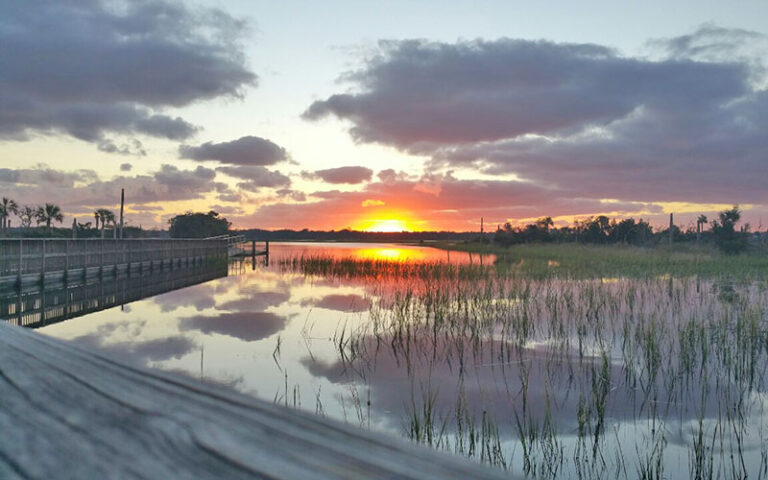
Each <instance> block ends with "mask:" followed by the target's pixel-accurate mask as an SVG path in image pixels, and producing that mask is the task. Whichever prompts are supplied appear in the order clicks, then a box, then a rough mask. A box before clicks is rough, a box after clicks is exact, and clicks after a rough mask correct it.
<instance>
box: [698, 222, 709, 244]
mask: <svg viewBox="0 0 768 480" xmlns="http://www.w3.org/2000/svg"><path fill="white" fill-rule="evenodd" d="M706 224H707V216H706V215H699V218H697V219H696V243H699V241H700V240H701V230H702V228H701V227H702V225H706Z"/></svg>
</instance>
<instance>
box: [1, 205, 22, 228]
mask: <svg viewBox="0 0 768 480" xmlns="http://www.w3.org/2000/svg"><path fill="white" fill-rule="evenodd" d="M18 212H19V205H18V204H17V203H16V202H14V201H13V200H11V199H9V198H6V197H3V200H2V201H0V219H2V223H1V226H2V230H3V234H7V233H8V227H9V226H10V223H11V222H10V218H8V217H10V216H11V213H14V214H15V213H18Z"/></svg>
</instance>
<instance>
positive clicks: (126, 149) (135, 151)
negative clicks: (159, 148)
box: [98, 139, 147, 168]
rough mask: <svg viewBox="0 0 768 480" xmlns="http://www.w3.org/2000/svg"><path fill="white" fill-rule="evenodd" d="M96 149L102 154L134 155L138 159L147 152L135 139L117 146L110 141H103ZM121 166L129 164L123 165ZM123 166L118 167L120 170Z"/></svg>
mask: <svg viewBox="0 0 768 480" xmlns="http://www.w3.org/2000/svg"><path fill="white" fill-rule="evenodd" d="M98 148H99V150H101V151H102V152H107V153H119V154H120V155H136V156H140V157H143V156H146V155H147V151H146V150H145V149H144V145H142V143H141V142H140V141H138V140H136V139H133V140H131V141H130V142H128V143H123V144H121V145H117V144H116V143H114V142H113V141H112V140H108V139H105V140H102V141H101V142H99V145H98ZM123 165H129V164H127V163H124V164H123ZM123 165H120V167H121V168H122V166H123Z"/></svg>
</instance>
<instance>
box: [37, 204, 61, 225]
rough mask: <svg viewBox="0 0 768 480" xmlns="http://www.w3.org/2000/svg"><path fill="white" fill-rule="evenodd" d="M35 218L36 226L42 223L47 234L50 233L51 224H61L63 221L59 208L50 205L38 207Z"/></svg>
mask: <svg viewBox="0 0 768 480" xmlns="http://www.w3.org/2000/svg"><path fill="white" fill-rule="evenodd" d="M35 216H36V217H37V223H38V225H39V224H41V223H44V224H45V228H46V229H47V230H48V232H50V231H51V222H53V221H56V222H59V223H61V222H63V221H64V215H63V214H62V213H61V208H60V207H59V206H58V205H54V204H52V203H46V204H45V205H44V206H42V207H38V209H37V213H36V214H35Z"/></svg>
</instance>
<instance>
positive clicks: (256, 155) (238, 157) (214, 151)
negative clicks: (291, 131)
mask: <svg viewBox="0 0 768 480" xmlns="http://www.w3.org/2000/svg"><path fill="white" fill-rule="evenodd" d="M179 156H180V157H181V158H189V159H192V160H218V161H219V162H221V163H228V164H231V165H247V166H255V165H259V166H266V165H274V164H276V163H278V162H282V161H285V160H288V159H289V157H288V152H286V151H285V149H284V148H283V147H281V146H280V145H277V144H275V143H273V142H271V141H269V140H267V139H266V138H260V137H253V136H246V137H240V138H238V139H237V140H232V141H231V142H221V143H212V142H206V143H204V144H202V145H200V146H197V147H193V146H191V145H182V146H180V147H179Z"/></svg>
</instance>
